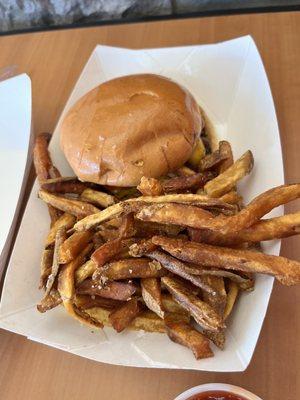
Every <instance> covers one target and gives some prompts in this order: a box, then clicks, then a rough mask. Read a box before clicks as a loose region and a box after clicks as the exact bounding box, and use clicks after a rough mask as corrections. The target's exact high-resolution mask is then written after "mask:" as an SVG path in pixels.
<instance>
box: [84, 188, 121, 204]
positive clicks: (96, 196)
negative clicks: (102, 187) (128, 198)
mask: <svg viewBox="0 0 300 400" xmlns="http://www.w3.org/2000/svg"><path fill="white" fill-rule="evenodd" d="M80 198H81V199H82V200H84V201H88V202H89V203H92V204H95V206H100V207H103V208H106V207H109V206H111V205H113V204H115V202H116V201H115V198H114V196H112V195H111V194H108V193H105V192H99V191H98V190H92V189H85V190H84V191H83V192H82V193H81V196H80Z"/></svg>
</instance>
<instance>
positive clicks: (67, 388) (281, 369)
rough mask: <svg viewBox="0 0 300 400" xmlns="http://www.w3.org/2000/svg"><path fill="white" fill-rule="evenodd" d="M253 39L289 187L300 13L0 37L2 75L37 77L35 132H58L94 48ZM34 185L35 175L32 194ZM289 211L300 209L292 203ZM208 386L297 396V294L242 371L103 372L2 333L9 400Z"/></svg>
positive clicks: (277, 298)
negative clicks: (7, 71) (8, 70)
mask: <svg viewBox="0 0 300 400" xmlns="http://www.w3.org/2000/svg"><path fill="white" fill-rule="evenodd" d="M246 34H251V35H252V36H253V38H254V40H255V42H256V44H257V46H258V49H259V51H260V53H261V56H262V59H263V61H264V64H265V67H266V70H267V74H268V77H269V80H270V84H271V88H272V92H273V96H274V101H275V105H276V110H277V116H278V121H279V127H280V132H281V140H282V149H283V157H284V163H285V177H286V181H287V182H289V183H292V182H296V181H298V182H299V181H300V157H299V152H300V123H299V120H300V13H297V12H291V13H269V14H249V15H236V16H225V17H209V18H197V19H185V20H173V21H160V22H149V23H137V24H130V25H115V26H104V27H96V28H82V29H74V30H60V31H51V32H43V33H30V34H23V35H14V36H7V37H1V38H0V68H4V67H7V66H14V65H16V66H17V70H18V72H26V73H28V74H29V75H30V77H31V79H32V88H33V124H34V132H40V131H50V132H52V131H53V129H54V127H55V124H56V121H57V119H58V117H59V115H60V113H61V111H62V109H63V107H64V104H65V102H66V100H67V98H68V96H69V94H70V92H71V90H72V88H73V86H74V84H75V82H76V80H77V79H78V76H79V74H80V72H81V70H82V68H83V66H84V64H85V63H86V61H87V59H88V57H89V55H90V53H91V52H92V50H93V48H94V47H95V45H96V44H106V45H112V46H123V47H130V48H143V47H164V46H178V45H181V46H182V45H191V44H202V43H215V42H218V41H221V40H227V39H231V38H234V37H237V36H242V35H246ZM32 180H33V175H32V174H31V178H30V179H29V182H28V188H30V184H31V182H32ZM287 209H288V211H292V210H295V205H291V206H289V207H288V208H287ZM298 209H299V203H298ZM281 254H282V255H284V256H288V257H290V258H294V259H298V260H300V238H299V237H294V238H291V239H287V240H283V243H282V251H281ZM257 307H259V304H258V305H257ZM162 351H163V349H162ZM207 382H224V383H231V384H235V385H240V386H243V387H245V388H247V389H249V390H251V391H253V392H255V393H256V394H257V395H259V396H260V397H262V399H264V400H283V399H285V400H297V399H299V398H300V290H299V287H291V288H287V287H282V286H280V285H279V284H277V283H276V284H275V287H274V291H273V294H272V298H271V302H270V306H269V309H268V313H267V317H266V320H265V323H264V326H263V329H262V333H261V336H260V339H259V341H258V345H257V348H256V350H255V353H254V356H253V359H252V361H251V364H250V366H249V367H248V369H247V370H246V371H245V372H243V373H227V374H225V373H222V374H220V373H204V372H195V371H180V370H175V371H174V370H166V369H162V370H160V369H156V370H155V369H137V368H128V367H117V366H111V365H105V364H101V363H96V362H93V361H89V360H86V359H83V358H80V357H77V356H75V355H71V354H67V353H64V352H62V351H59V350H55V349H53V348H50V347H47V346H45V345H41V344H37V343H34V342H32V341H29V340H27V339H26V338H24V337H21V336H18V335H15V334H12V333H9V332H6V331H4V330H0V398H1V399H3V400H19V399H24V400H27V399H30V400H50V399H59V400H69V399H72V400H86V399H88V400H94V399H103V400H106V399H107V400H117V399H118V400H119V399H130V400H138V399H143V400H150V399H151V400H152V399H161V400H163V399H165V400H171V399H173V398H174V397H175V395H177V394H178V393H180V392H181V391H183V390H185V389H187V388H189V387H192V386H194V385H199V384H201V383H207Z"/></svg>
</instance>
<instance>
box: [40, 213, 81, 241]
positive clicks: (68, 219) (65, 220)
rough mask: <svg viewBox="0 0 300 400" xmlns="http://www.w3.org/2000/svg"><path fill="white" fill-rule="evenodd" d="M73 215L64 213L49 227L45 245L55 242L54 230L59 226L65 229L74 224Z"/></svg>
mask: <svg viewBox="0 0 300 400" xmlns="http://www.w3.org/2000/svg"><path fill="white" fill-rule="evenodd" d="M75 221H76V219H75V217H74V215H71V214H67V213H64V214H63V215H62V216H61V217H60V218H59V219H58V220H57V221H56V222H55V223H54V224H53V226H52V227H51V229H50V232H49V233H48V236H47V239H46V243H45V246H46V247H49V246H51V245H52V244H54V242H55V236H56V232H57V231H58V229H60V228H64V229H65V230H66V231H67V230H68V229H70V228H72V227H73V225H74V224H75Z"/></svg>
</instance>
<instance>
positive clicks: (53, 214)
mask: <svg viewBox="0 0 300 400" xmlns="http://www.w3.org/2000/svg"><path fill="white" fill-rule="evenodd" d="M47 207H48V212H49V216H50V221H51V222H50V227H52V226H53V225H54V224H55V222H56V221H58V220H59V218H60V217H61V215H62V211H60V210H58V209H57V208H55V207H53V206H51V205H50V204H48V206H47Z"/></svg>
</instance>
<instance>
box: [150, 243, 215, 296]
mask: <svg viewBox="0 0 300 400" xmlns="http://www.w3.org/2000/svg"><path fill="white" fill-rule="evenodd" d="M147 257H150V258H152V259H154V260H156V261H158V262H159V263H160V264H161V265H163V267H164V268H165V269H167V270H168V271H170V272H172V273H173V274H175V275H178V276H180V277H181V278H183V279H185V280H187V281H189V282H191V283H192V284H193V285H195V286H197V287H199V288H201V289H202V290H204V291H206V292H208V293H211V294H212V295H213V296H215V295H216V294H217V293H216V290H215V288H214V287H213V286H212V285H211V284H210V283H209V282H208V278H207V277H206V276H205V275H203V276H195V275H191V274H190V273H189V272H188V271H187V269H186V266H185V264H184V263H183V262H182V261H179V260H177V259H176V258H174V257H172V256H170V255H168V254H166V253H163V252H162V251H158V250H154V251H152V252H151V253H148V254H147Z"/></svg>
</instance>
